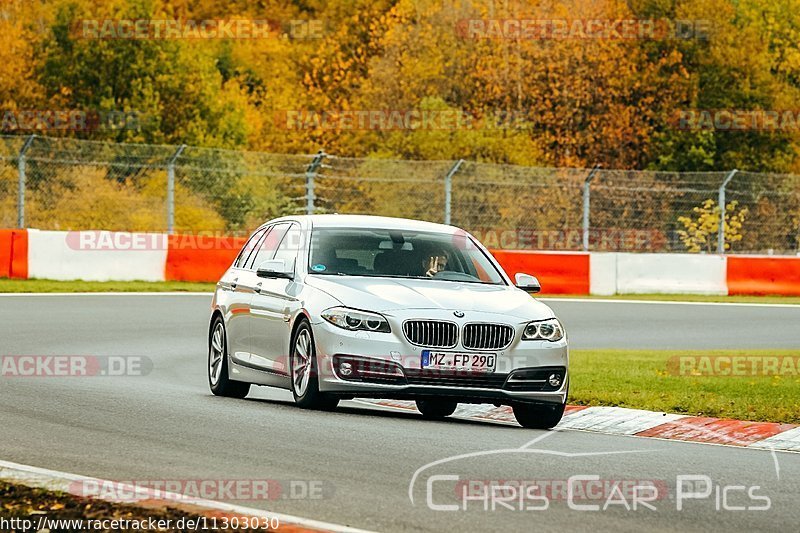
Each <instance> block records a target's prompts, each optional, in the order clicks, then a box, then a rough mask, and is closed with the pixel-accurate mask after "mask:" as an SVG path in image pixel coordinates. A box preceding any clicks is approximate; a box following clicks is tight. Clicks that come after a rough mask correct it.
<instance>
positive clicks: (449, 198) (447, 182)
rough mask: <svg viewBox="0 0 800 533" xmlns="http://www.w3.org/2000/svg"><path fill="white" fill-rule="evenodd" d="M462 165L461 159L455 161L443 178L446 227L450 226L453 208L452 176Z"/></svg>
mask: <svg viewBox="0 0 800 533" xmlns="http://www.w3.org/2000/svg"><path fill="white" fill-rule="evenodd" d="M463 164H464V160H463V159H459V160H458V161H456V163H455V165H453V166H452V167H451V168H450V170H449V171H448V172H447V175H446V176H445V177H444V223H445V224H448V225H449V224H450V218H451V214H452V206H453V176H455V174H456V172H458V169H460V168H461V165H463Z"/></svg>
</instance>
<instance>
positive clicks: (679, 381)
mask: <svg viewBox="0 0 800 533" xmlns="http://www.w3.org/2000/svg"><path fill="white" fill-rule="evenodd" d="M682 356H694V357H695V358H696V357H704V358H709V359H707V361H708V362H709V364H710V365H711V367H710V369H711V370H712V374H713V372H714V370H713V366H714V362H713V359H710V358H712V357H715V356H727V357H734V356H745V357H759V358H769V357H777V358H778V359H779V361H781V363H779V364H778V368H779V370H780V372H779V374H780V375H766V376H765V375H738V376H735V377H734V376H724V375H705V374H706V372H705V371H706V370H709V367H707V366H703V365H704V363H702V362H700V361H697V363H696V364H695V370H694V374H700V373H702V374H704V375H693V374H692V372H690V371H689V370H688V369H686V368H684V372H683V373H682V372H681V369H680V364H679V363H680V359H678V358H680V357H682ZM782 356H783V358H782V359H781V357H782ZM786 356H789V357H786ZM786 359H788V360H789V362H788V363H787V362H786V361H785V360H786ZM739 361H742V360H741V359H739ZM720 363H721V364H722V365H721V368H722V370H723V371H724V368H725V364H724V360H720ZM743 364H745V365H747V366H748V368H753V366H752V365H750V364H748V363H747V361H745V362H744V363H743ZM756 364H757V365H760V364H763V359H760V360H759V362H758V363H756ZM733 368H735V367H733ZM754 368H755V369H758V368H761V366H755V367H754ZM570 372H571V376H572V377H571V382H570V398H569V402H570V403H571V404H577V405H607V406H619V407H630V408H634V409H647V410H650V411H663V412H668V413H678V414H686V415H693V416H711V417H719V418H734V419H739V420H754V421H765V422H783V423H793V424H800V394H798V390H800V350H736V351H731V350H703V351H672V350H574V351H572V352H571V353H570ZM746 373H748V374H750V372H749V370H748V371H747V372H746ZM756 373H758V372H756ZM682 374H685V375H682Z"/></svg>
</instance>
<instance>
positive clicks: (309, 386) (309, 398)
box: [289, 318, 339, 411]
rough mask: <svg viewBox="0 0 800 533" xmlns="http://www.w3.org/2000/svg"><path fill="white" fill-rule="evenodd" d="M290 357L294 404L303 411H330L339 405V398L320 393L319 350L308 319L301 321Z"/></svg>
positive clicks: (294, 337)
mask: <svg viewBox="0 0 800 533" xmlns="http://www.w3.org/2000/svg"><path fill="white" fill-rule="evenodd" d="M290 353H291V355H290V357H289V376H290V378H291V380H292V395H293V396H294V403H295V404H297V406H298V407H300V408H302V409H318V410H322V411H330V410H333V409H335V408H336V406H337V405H339V398H337V397H336V396H332V395H330V394H325V393H323V392H320V391H319V374H318V372H317V350H316V347H315V345H314V334H313V332H312V331H311V325H310V324H309V323H308V320H306V319H304V318H303V319H300V324H299V325H298V326H297V329H296V330H295V333H294V335H293V336H292V347H291V351H290Z"/></svg>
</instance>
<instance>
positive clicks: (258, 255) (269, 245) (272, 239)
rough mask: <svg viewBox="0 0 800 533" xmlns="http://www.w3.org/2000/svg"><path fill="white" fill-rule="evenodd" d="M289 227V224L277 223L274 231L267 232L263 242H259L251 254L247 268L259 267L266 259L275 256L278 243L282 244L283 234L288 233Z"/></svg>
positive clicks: (246, 264)
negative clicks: (256, 248)
mask: <svg viewBox="0 0 800 533" xmlns="http://www.w3.org/2000/svg"><path fill="white" fill-rule="evenodd" d="M288 229H289V224H277V225H276V226H275V227H273V228H272V231H270V232H269V233H267V235H266V236H265V237H264V238H263V239H261V242H260V243H259V244H258V250H256V252H255V253H253V254H251V257H250V258H249V259H248V260H247V262H246V263H245V268H247V269H249V270H254V269H256V268H258V265H260V264H261V263H263V262H264V261H269V260H270V259H272V258H273V257H274V256H275V251H276V250H277V249H278V245H280V243H281V241H282V240H283V236H284V235H286V231H287V230H288Z"/></svg>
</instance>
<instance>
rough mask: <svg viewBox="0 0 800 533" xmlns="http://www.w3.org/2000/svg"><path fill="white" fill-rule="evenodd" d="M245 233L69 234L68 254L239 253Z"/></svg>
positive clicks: (89, 232) (94, 232)
mask: <svg viewBox="0 0 800 533" xmlns="http://www.w3.org/2000/svg"><path fill="white" fill-rule="evenodd" d="M248 235H249V233H244V232H223V231H216V230H211V231H198V232H193V233H179V234H175V235H168V234H166V233H135V232H128V231H102V230H101V231H69V232H67V235H66V237H65V238H66V243H67V247H68V248H69V249H70V250H76V251H84V252H110V251H116V252H146V251H154V250H240V249H241V248H242V246H244V244H245V240H246V238H247V236H248Z"/></svg>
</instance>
